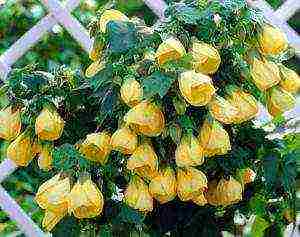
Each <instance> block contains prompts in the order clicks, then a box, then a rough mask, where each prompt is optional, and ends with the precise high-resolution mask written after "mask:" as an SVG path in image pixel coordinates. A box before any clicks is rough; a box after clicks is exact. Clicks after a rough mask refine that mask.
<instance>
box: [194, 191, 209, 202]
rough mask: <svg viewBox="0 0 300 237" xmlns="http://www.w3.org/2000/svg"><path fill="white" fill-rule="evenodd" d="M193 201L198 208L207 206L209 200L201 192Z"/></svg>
mask: <svg viewBox="0 0 300 237" xmlns="http://www.w3.org/2000/svg"><path fill="white" fill-rule="evenodd" d="M192 201H193V202H194V203H195V204H197V205H198V206H204V205H205V204H207V200H206V198H205V196H204V194H203V192H202V191H201V192H199V193H198V194H196V195H194V197H193V198H192Z"/></svg>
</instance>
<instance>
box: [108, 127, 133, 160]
mask: <svg viewBox="0 0 300 237" xmlns="http://www.w3.org/2000/svg"><path fill="white" fill-rule="evenodd" d="M110 144H111V146H112V149H113V150H116V151H120V152H121V153H123V154H126V155H127V154H132V153H133V152H134V151H135V149H136V148H137V145H138V139H137V135H136V134H135V133H134V132H133V131H131V130H130V129H129V128H127V127H123V128H120V129H118V130H117V131H115V133H114V134H113V135H112V137H111V140H110Z"/></svg>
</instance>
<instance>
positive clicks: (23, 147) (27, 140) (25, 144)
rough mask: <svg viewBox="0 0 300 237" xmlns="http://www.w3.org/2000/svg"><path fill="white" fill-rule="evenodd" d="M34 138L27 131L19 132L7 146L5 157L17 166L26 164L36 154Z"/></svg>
mask: <svg viewBox="0 0 300 237" xmlns="http://www.w3.org/2000/svg"><path fill="white" fill-rule="evenodd" d="M34 147H35V144H34V139H33V138H32V137H31V136H30V134H29V132H27V131H25V132H23V133H21V134H20V135H19V136H18V137H17V138H16V140H14V141H13V142H12V143H11V144H10V145H9V146H8V148H7V151H6V153H7V158H9V159H11V160H12V161H14V162H15V163H16V165H18V166H27V165H28V164H29V162H30V161H31V160H32V159H33V158H34V156H35V155H36V153H35V149H34Z"/></svg>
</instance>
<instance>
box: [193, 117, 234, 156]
mask: <svg viewBox="0 0 300 237" xmlns="http://www.w3.org/2000/svg"><path fill="white" fill-rule="evenodd" d="M198 138H199V141H200V144H201V146H202V147H203V149H204V156H206V157H211V156H215V155H225V154H227V152H228V151H230V150H231V145H230V139H229V135H228V133H227V132H226V131H225V129H224V128H223V127H222V125H221V124H220V123H219V122H218V121H216V120H215V119H213V118H207V119H206V120H205V121H204V123H203V125H202V127H201V130H200V132H199V137H198Z"/></svg>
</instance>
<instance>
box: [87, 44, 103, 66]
mask: <svg viewBox="0 0 300 237" xmlns="http://www.w3.org/2000/svg"><path fill="white" fill-rule="evenodd" d="M103 48H104V44H103V43H102V42H99V41H98V40H96V39H95V40H94V43H93V47H92V49H91V51H90V53H89V57H90V59H91V60H93V61H97V60H98V59H100V58H101V55H102V50H103Z"/></svg>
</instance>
